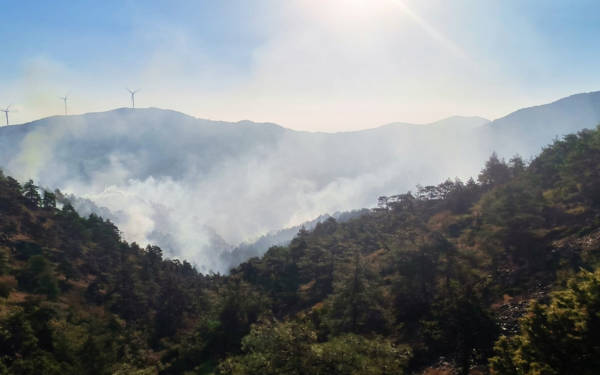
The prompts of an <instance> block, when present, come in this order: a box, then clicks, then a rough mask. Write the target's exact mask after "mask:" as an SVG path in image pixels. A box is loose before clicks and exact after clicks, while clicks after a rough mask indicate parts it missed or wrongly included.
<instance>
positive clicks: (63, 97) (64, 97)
mask: <svg viewBox="0 0 600 375" xmlns="http://www.w3.org/2000/svg"><path fill="white" fill-rule="evenodd" d="M58 98H59V99H61V100H62V101H63V102H65V116H66V115H67V99H69V95H65V96H59V97H58Z"/></svg>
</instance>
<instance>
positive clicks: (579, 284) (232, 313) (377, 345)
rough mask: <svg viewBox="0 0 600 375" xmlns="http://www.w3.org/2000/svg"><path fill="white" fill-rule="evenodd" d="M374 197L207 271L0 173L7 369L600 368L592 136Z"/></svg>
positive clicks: (596, 144) (599, 139)
mask: <svg viewBox="0 0 600 375" xmlns="http://www.w3.org/2000/svg"><path fill="white" fill-rule="evenodd" d="M378 203H379V204H378V208H376V209H374V210H372V211H371V212H369V213H367V214H364V215H361V216H359V217H357V218H355V219H352V220H349V221H348V222H344V223H339V222H337V221H336V220H334V219H329V220H327V221H325V222H323V223H320V224H318V225H317V226H316V227H315V228H314V229H313V230H311V231H306V230H301V231H300V232H299V233H298V235H297V236H296V238H295V239H294V240H293V241H292V242H291V243H290V245H289V246H277V247H272V248H271V249H270V250H269V251H268V252H267V253H266V254H265V255H264V256H262V257H260V258H258V257H257V258H252V259H250V260H248V261H247V262H244V263H242V264H241V265H239V266H238V267H236V268H234V269H232V270H231V272H230V274H229V275H220V274H201V273H199V272H197V270H196V269H195V268H194V267H193V266H192V265H191V264H190V263H188V262H186V261H180V260H174V259H166V258H165V257H163V253H162V250H161V249H160V248H159V247H156V246H147V247H145V248H142V247H140V246H139V245H138V244H136V243H127V242H125V241H124V240H123V239H122V237H121V234H120V232H119V229H118V228H117V227H116V226H115V225H114V224H113V223H111V222H110V221H108V220H105V219H103V218H101V217H99V216H96V215H90V216H89V217H87V218H85V217H81V216H79V215H78V214H77V213H76V212H75V210H74V209H73V207H72V206H71V205H70V204H69V202H68V201H67V200H65V198H64V197H63V196H62V194H61V193H60V191H55V192H50V191H44V190H43V189H40V188H38V187H37V186H36V185H35V183H34V182H33V181H28V182H26V183H24V184H21V183H19V182H18V181H16V180H15V179H13V178H11V177H9V176H5V175H4V174H0V297H1V298H0V374H40V373H43V374H235V375H242V374H382V375H383V374H402V373H406V374H408V373H423V372H424V371H433V370H434V369H437V371H440V372H438V373H443V372H441V371H456V373H460V374H468V373H472V374H476V373H477V374H481V373H490V372H491V373H493V374H532V375H533V374H564V373H569V372H571V373H578V374H595V373H598V371H600V363H599V362H598V358H600V353H599V352H600V349H599V347H598V346H597V342H598V339H599V338H600V337H599V329H600V328H599V327H600V326H599V324H600V323H599V322H600V321H599V318H598V316H600V303H599V301H600V276H599V275H600V274H599V272H600V271H599V268H598V265H599V263H598V262H599V260H600V258H599V255H600V254H599V252H598V251H599V250H600V129H596V130H586V131H582V132H580V133H578V134H573V135H569V136H567V137H565V138H563V139H561V140H557V141H555V142H554V144H552V145H551V146H549V147H547V148H545V149H544V150H543V151H542V153H541V154H540V155H539V156H538V157H537V158H535V159H534V160H532V161H531V162H530V163H526V162H525V161H523V160H522V159H521V158H520V157H518V156H515V157H514V158H512V159H510V160H509V161H505V160H502V159H500V158H498V157H497V156H496V155H492V156H491V157H490V158H489V160H488V161H487V163H486V164H485V166H484V168H483V170H482V171H481V173H480V174H479V176H478V177H477V180H475V179H470V180H468V181H460V180H447V181H444V182H442V183H441V184H439V185H436V186H420V187H418V188H417V189H416V191H415V192H408V193H403V194H399V195H395V196H386V197H380V198H379V200H378ZM446 373H449V372H446Z"/></svg>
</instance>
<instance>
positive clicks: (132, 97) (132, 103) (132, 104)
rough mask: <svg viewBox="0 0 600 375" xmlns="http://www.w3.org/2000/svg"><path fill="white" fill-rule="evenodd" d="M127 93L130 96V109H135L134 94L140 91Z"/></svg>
mask: <svg viewBox="0 0 600 375" xmlns="http://www.w3.org/2000/svg"><path fill="white" fill-rule="evenodd" d="M127 91H129V94H131V108H133V109H135V93H137V92H138V91H140V89H137V90H130V89H127Z"/></svg>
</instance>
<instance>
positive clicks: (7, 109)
mask: <svg viewBox="0 0 600 375" xmlns="http://www.w3.org/2000/svg"><path fill="white" fill-rule="evenodd" d="M11 105H12V104H9V105H8V107H6V108H5V109H0V111H1V112H4V114H5V115H6V125H7V126H8V112H12V111H11V110H9V108H10V106H11Z"/></svg>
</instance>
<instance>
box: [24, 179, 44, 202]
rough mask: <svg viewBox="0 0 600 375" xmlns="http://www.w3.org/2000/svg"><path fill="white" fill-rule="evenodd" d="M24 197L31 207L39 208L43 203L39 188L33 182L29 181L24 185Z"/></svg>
mask: <svg viewBox="0 0 600 375" xmlns="http://www.w3.org/2000/svg"><path fill="white" fill-rule="evenodd" d="M23 196H24V197H25V200H26V202H27V204H28V205H29V206H30V207H39V206H40V204H41V202H42V197H40V193H39V192H38V187H37V186H36V185H35V184H34V183H33V180H29V181H27V182H26V183H25V185H23Z"/></svg>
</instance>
